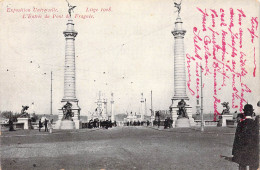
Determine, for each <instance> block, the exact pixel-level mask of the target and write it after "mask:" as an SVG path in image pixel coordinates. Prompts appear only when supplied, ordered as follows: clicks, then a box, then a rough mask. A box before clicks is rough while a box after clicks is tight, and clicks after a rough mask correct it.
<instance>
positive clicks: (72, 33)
mask: <svg viewBox="0 0 260 170" xmlns="http://www.w3.org/2000/svg"><path fill="white" fill-rule="evenodd" d="M63 34H64V36H65V37H66V38H75V37H76V36H77V35H78V32H76V31H63Z"/></svg>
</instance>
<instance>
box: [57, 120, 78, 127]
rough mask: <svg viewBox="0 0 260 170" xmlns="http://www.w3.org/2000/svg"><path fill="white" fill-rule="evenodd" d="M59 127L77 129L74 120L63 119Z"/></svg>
mask: <svg viewBox="0 0 260 170" xmlns="http://www.w3.org/2000/svg"><path fill="white" fill-rule="evenodd" d="M59 129H76V128H75V123H74V121H72V120H62V121H60V128H59Z"/></svg>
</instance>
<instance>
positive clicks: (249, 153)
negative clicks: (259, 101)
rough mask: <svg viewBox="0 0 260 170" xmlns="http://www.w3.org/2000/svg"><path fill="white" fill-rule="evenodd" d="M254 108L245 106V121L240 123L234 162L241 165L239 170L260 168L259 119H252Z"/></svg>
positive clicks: (234, 145) (234, 148)
mask: <svg viewBox="0 0 260 170" xmlns="http://www.w3.org/2000/svg"><path fill="white" fill-rule="evenodd" d="M253 111H254V109H253V106H252V105H250V104H246V105H245V106H244V114H245V119H244V120H243V121H241V122H239V123H238V125H237V129H236V134H235V139H234V144H233V150H232V155H233V158H232V161H234V162H236V163H238V164H239V170H246V167H247V166H249V168H250V170H257V168H258V167H259V118H258V117H257V118H256V119H255V120H254V119H253V118H252V115H253Z"/></svg>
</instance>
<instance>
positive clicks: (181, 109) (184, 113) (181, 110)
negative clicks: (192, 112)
mask: <svg viewBox="0 0 260 170" xmlns="http://www.w3.org/2000/svg"><path fill="white" fill-rule="evenodd" d="M186 106H187V104H186V102H185V101H184V100H183V99H181V101H179V102H178V105H177V107H178V108H179V112H178V113H177V115H179V116H178V118H181V117H186V118H189V117H188V115H187V111H186V108H185V107H186Z"/></svg>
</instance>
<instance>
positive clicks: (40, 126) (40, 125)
mask: <svg viewBox="0 0 260 170" xmlns="http://www.w3.org/2000/svg"><path fill="white" fill-rule="evenodd" d="M41 128H42V122H41V119H40V120H39V132H40V131H41Z"/></svg>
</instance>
